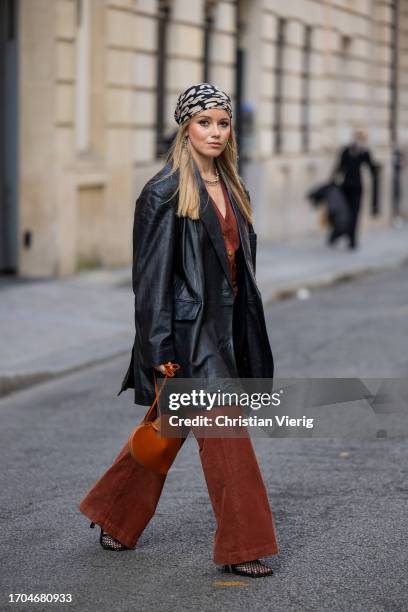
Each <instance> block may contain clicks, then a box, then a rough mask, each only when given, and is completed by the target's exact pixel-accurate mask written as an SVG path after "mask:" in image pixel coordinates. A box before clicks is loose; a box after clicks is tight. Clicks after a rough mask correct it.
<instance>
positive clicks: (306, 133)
mask: <svg viewBox="0 0 408 612" xmlns="http://www.w3.org/2000/svg"><path fill="white" fill-rule="evenodd" d="M311 41H312V28H311V26H308V25H307V26H305V31H304V41H303V49H302V51H303V53H302V55H303V57H302V98H301V103H300V104H301V128H300V129H301V134H302V150H303V151H305V152H306V151H309V148H310V53H311Z"/></svg>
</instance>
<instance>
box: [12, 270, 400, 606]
mask: <svg viewBox="0 0 408 612" xmlns="http://www.w3.org/2000/svg"><path fill="white" fill-rule="evenodd" d="M407 276H408V270H407V268H404V269H401V270H398V271H393V272H386V273H382V274H376V275H371V276H367V277H365V278H364V279H360V280H359V281H355V282H352V283H347V284H342V285H338V286H336V287H332V288H326V289H324V290H321V291H317V292H315V293H313V294H312V295H311V296H310V299H308V300H304V301H301V300H288V301H284V302H280V303H276V304H274V305H272V307H271V308H270V309H269V310H268V312H267V322H268V329H269V333H270V340H271V344H272V347H273V351H274V355H275V359H276V366H277V374H278V375H279V376H310V377H321V376H322V377H326V376H336V377H340V376H346V377H347V376H352V377H403V378H407V377H408V352H407V346H408V344H407V336H408V282H407V280H408V279H407ZM125 367H127V358H117V359H115V360H112V361H111V362H109V363H107V364H103V365H99V366H95V367H93V368H89V369H86V370H84V371H81V372H78V373H75V374H73V375H70V376H66V377H64V378H61V379H58V380H55V381H52V382H50V383H47V384H43V385H38V386H36V387H33V388H32V389H28V390H25V391H22V392H19V393H16V394H14V395H12V396H9V397H6V398H4V399H3V400H2V401H0V426H1V429H0V431H1V446H0V452H1V464H2V470H1V479H2V482H1V498H2V501H1V519H2V526H1V535H2V543H1V548H0V550H1V556H2V562H1V577H0V580H1V589H0V609H1V610H3V609H4V610H9V609H10V610H30V612H31V611H33V610H51V609H55V610H58V611H59V610H65V609H67V610H75V611H76V610H79V611H81V612H82V611H84V612H85V611H88V610H89V611H96V610H97V611H98V612H104V611H112V610H114V611H115V612H120V611H130V610H136V611H153V610H158V611H159V610H160V611H173V610H174V611H176V610H177V611H179V610H183V611H184V610H185V611H188V610H197V609H200V610H208V611H210V610H214V609H218V610H223V611H224V610H225V611H227V610H228V611H231V612H232V611H234V612H237V611H238V610H239V611H240V610H247V609H258V610H268V611H273V612H275V611H276V612H301V611H302V612H303V611H304V612H309V611H313V612H320V611H326V610H327V611H330V612H336V611H345V612H357V611H361V612H368V611H370V612H380V611H381V612H382V611H384V612H397V611H398V612H404V611H407V610H408V579H407V568H408V537H407V533H408V513H407V506H408V482H407V480H408V474H407V472H408V469H407V466H408V445H407V439H406V436H405V435H401V436H398V435H394V436H391V437H388V438H385V439H376V438H373V439H366V440H353V439H351V440H347V439H313V440H312V439H284V438H283V439H273V440H271V439H266V438H256V439H254V446H255V448H256V452H257V456H258V459H259V463H260V465H261V469H262V473H263V475H264V479H265V482H266V485H267V488H268V493H269V497H270V502H271V506H272V510H273V514H274V520H275V525H276V529H277V536H278V543H279V547H280V553H279V555H277V556H274V557H270V558H269V561H270V562H271V564H272V566H273V567H274V570H275V574H274V575H273V576H272V577H270V578H265V579H261V580H251V579H248V578H242V579H240V578H239V577H238V576H235V577H234V578H231V576H230V575H228V574H223V573H221V572H220V571H219V570H217V568H216V566H214V564H213V562H212V546H213V534H214V531H215V521H214V516H213V513H212V508H211V505H210V501H209V498H208V494H207V490H206V485H205V481H204V478H203V474H202V471H201V466H200V461H199V457H198V452H197V444H196V442H195V439H194V438H192V437H190V438H189V439H188V440H187V442H186V444H185V445H184V446H183V449H182V451H181V452H180V454H179V456H178V457H177V459H176V462H175V464H174V465H173V467H172V469H171V471H170V473H169V475H168V479H167V482H166V485H165V487H164V490H163V494H162V497H161V500H160V503H159V506H158V509H157V512H156V515H155V517H154V518H153V520H152V521H151V522H150V524H149V525H148V527H147V529H146V530H145V532H144V533H143V535H142V537H141V538H140V540H139V543H138V546H137V548H136V549H135V550H134V551H126V552H122V553H114V552H109V551H105V550H103V549H102V548H101V547H100V546H99V544H98V531H97V530H96V529H95V530H91V529H89V521H88V520H87V519H86V518H85V517H84V516H83V515H82V514H81V513H80V512H79V511H78V507H77V506H78V503H79V501H80V499H81V498H82V497H83V495H84V494H85V492H86V491H87V490H88V489H89V488H90V486H91V485H92V484H93V483H94V482H95V480H96V479H97V478H98V477H99V476H100V475H101V474H102V472H103V471H104V470H105V469H106V468H107V467H108V466H109V465H110V464H111V462H112V460H113V458H114V457H115V456H116V454H117V452H118V450H119V449H120V448H121V446H122V445H123V443H124V441H125V440H126V438H127V435H128V433H129V431H130V430H131V428H132V427H133V426H134V425H135V423H137V422H138V421H139V420H140V417H141V415H142V414H143V413H144V409H143V408H139V407H137V406H134V405H133V404H132V394H131V392H130V391H129V392H127V393H124V394H122V395H121V396H120V397H119V398H118V397H116V392H117V389H118V385H119V384H120V381H121V379H122V376H123V373H124V369H125ZM10 593H26V594H29V593H33V594H35V593H71V594H72V600H73V601H72V603H66V604H62V603H55V604H41V603H30V602H28V603H26V604H21V603H18V604H17V603H14V604H8V601H9V594H10Z"/></svg>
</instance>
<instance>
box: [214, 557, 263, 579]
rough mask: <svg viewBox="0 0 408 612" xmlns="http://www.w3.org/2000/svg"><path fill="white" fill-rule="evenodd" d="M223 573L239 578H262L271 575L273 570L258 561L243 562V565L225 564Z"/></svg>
mask: <svg viewBox="0 0 408 612" xmlns="http://www.w3.org/2000/svg"><path fill="white" fill-rule="evenodd" d="M224 571H225V572H230V573H231V574H238V575H239V576H247V577H248V578H263V577H264V576H271V575H272V574H273V569H272V568H271V567H270V566H269V565H267V564H266V563H264V562H263V561H260V560H259V559H254V560H253V561H244V562H243V563H233V564H230V563H226V564H225V565H224Z"/></svg>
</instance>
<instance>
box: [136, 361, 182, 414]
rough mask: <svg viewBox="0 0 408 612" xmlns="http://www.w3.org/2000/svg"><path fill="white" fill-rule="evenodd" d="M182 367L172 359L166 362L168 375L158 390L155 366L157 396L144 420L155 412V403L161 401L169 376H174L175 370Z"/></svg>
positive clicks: (155, 391)
mask: <svg viewBox="0 0 408 612" xmlns="http://www.w3.org/2000/svg"><path fill="white" fill-rule="evenodd" d="M180 367H181V366H180V365H179V364H178V363H172V362H171V361H168V362H167V363H165V364H164V368H165V370H166V377H165V379H164V381H163V384H162V386H161V388H160V391H159V390H158V386H157V379H156V369H155V368H153V378H154V393H155V398H154V401H153V404H152V405H151V406H150V408H149V410H148V412H147V414H146V416H145V418H144V419H143V421H148V420H149V416H150V414H151V413H152V412H153V410H154V407H155V405H156V404H157V402H158V401H159V396H160V393H161V392H162V391H163V387H164V385H165V384H166V381H167V379H168V378H173V377H174V375H175V372H176V371H177V370H179V369H180Z"/></svg>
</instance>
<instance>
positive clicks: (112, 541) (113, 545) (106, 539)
mask: <svg viewBox="0 0 408 612" xmlns="http://www.w3.org/2000/svg"><path fill="white" fill-rule="evenodd" d="M89 526H90V527H91V528H92V529H93V528H94V527H95V523H94V522H92V523H91V524H90V525H89ZM99 529H100V530H101V535H100V536H99V543H100V545H101V546H102V548H104V549H105V550H129V548H128V547H127V546H125V545H124V544H121V543H120V542H119V541H118V540H117V539H116V538H114V537H113V536H111V534H110V533H106V532H105V531H104V530H103V529H102V527H100V526H99Z"/></svg>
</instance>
